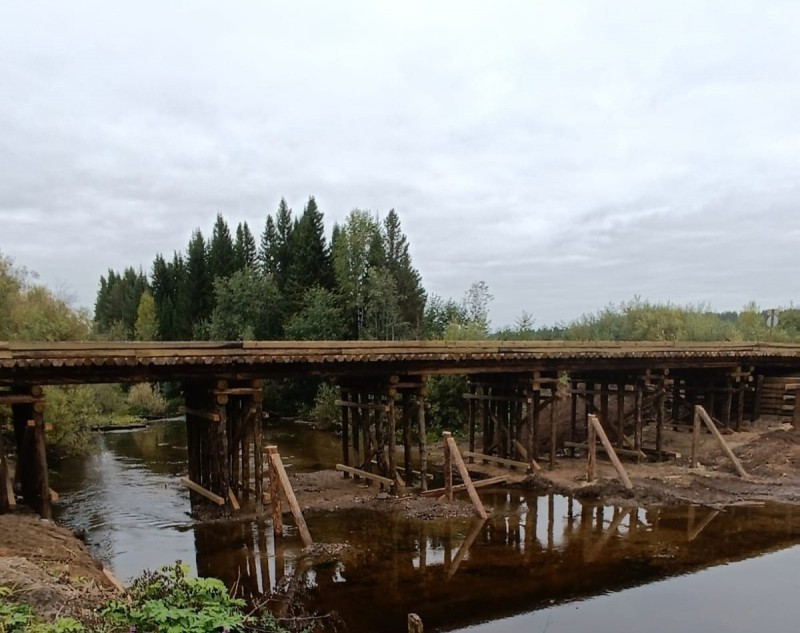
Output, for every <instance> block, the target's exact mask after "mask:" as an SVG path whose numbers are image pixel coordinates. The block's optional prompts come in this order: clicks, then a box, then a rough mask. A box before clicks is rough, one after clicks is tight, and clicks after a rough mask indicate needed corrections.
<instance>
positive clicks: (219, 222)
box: [208, 213, 236, 280]
mask: <svg viewBox="0 0 800 633" xmlns="http://www.w3.org/2000/svg"><path fill="white" fill-rule="evenodd" d="M208 264H209V270H210V273H211V279H212V280H213V279H216V278H217V277H222V278H225V277H230V276H231V275H232V274H233V272H234V270H235V269H236V262H235V260H234V252H233V240H232V239H231V232H230V229H229V228H228V223H227V222H225V219H224V218H223V217H222V214H220V213H218V214H217V219H216V221H215V222H214V231H213V233H212V235H211V243H210V244H209V248H208Z"/></svg>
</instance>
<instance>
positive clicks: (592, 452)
mask: <svg viewBox="0 0 800 633" xmlns="http://www.w3.org/2000/svg"><path fill="white" fill-rule="evenodd" d="M593 415H594V414H591V413H590V414H589V418H588V419H589V427H588V429H587V439H586V442H587V444H586V449H587V450H586V453H587V458H586V461H587V463H586V481H594V480H595V479H597V432H596V431H595V428H594V425H593V424H592V423H591V419H592V416H593Z"/></svg>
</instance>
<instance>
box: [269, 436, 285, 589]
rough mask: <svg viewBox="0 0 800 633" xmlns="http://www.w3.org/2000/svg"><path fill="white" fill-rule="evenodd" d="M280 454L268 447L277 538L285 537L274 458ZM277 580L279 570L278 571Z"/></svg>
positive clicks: (270, 483)
mask: <svg viewBox="0 0 800 633" xmlns="http://www.w3.org/2000/svg"><path fill="white" fill-rule="evenodd" d="M277 454H278V447H277V446H267V462H268V465H269V496H270V500H271V505H272V533H273V534H274V535H275V538H281V537H282V536H283V513H282V512H281V494H280V492H281V488H280V483H279V482H278V471H277V468H276V467H275V463H274V462H273V461H272V456H273V455H277ZM275 573H276V579H277V570H276V572H275Z"/></svg>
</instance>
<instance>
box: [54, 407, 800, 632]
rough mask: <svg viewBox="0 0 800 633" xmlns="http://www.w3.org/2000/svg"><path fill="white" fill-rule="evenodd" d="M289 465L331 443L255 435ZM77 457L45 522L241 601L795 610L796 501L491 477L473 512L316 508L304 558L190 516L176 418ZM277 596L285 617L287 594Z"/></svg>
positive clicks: (422, 610)
mask: <svg viewBox="0 0 800 633" xmlns="http://www.w3.org/2000/svg"><path fill="white" fill-rule="evenodd" d="M266 436H267V440H268V441H269V443H274V444H277V445H278V446H279V448H280V451H281V454H282V455H283V457H284V461H285V462H286V463H287V464H288V465H289V470H290V471H291V470H294V471H302V470H306V471H308V470H316V469H319V468H324V467H331V466H332V465H333V464H334V463H335V462H336V461H337V459H338V455H339V448H338V441H337V439H336V438H335V437H333V436H332V435H329V434H326V433H323V432H320V431H316V430H314V429H311V428H309V427H306V426H300V425H296V426H279V427H272V428H268V429H267V430H266ZM96 442H97V450H96V451H95V452H94V453H93V454H92V455H90V456H89V457H86V458H82V459H75V460H67V461H64V462H61V463H60V464H59V465H58V466H57V471H56V472H54V474H53V483H52V486H53V488H54V489H56V490H57V491H58V492H59V494H60V495H61V500H60V502H59V503H58V504H57V518H58V520H59V521H61V522H62V523H64V524H66V525H67V526H69V527H71V528H82V529H84V530H85V532H86V536H87V542H88V543H89V547H90V549H91V551H92V553H93V554H95V555H96V556H97V557H98V558H100V559H101V560H102V561H103V562H104V563H105V564H106V565H107V566H108V567H110V568H111V569H112V570H113V571H114V573H115V574H116V575H117V576H118V577H119V578H120V579H121V580H123V581H128V580H130V579H132V578H133V577H135V576H136V575H138V574H139V573H141V572H142V571H143V570H145V569H153V568H155V567H158V566H160V565H163V564H167V563H171V562H174V561H175V560H176V559H180V560H183V561H184V562H186V563H188V564H189V565H190V566H191V567H192V568H193V570H194V571H195V572H197V573H199V574H202V575H213V576H216V577H219V578H221V579H222V580H224V581H225V582H226V583H227V584H228V585H229V586H231V587H234V590H235V591H236V592H237V593H239V594H240V595H242V596H243V597H246V598H248V599H250V600H257V599H258V598H259V596H261V595H263V594H264V593H265V592H268V591H270V590H271V589H274V588H280V589H281V590H283V591H284V592H287V591H288V592H289V593H291V594H292V595H293V597H294V598H296V599H297V604H299V605H301V607H302V609H303V613H304V614H309V613H335V614H336V618H337V621H338V630H347V631H351V632H353V633H366V632H371V631H397V632H401V631H404V630H405V627H406V625H405V619H406V614H407V613H409V612H416V613H419V614H420V615H421V616H422V619H423V621H424V622H425V628H426V631H464V632H466V631H469V632H470V633H505V632H510V631H521V630H525V631H534V632H545V631H546V632H547V633H561V632H563V633H567V632H569V633H576V632H580V631H592V632H597V631H633V630H635V629H646V630H647V631H648V633H659V632H661V631H663V632H667V631H669V632H670V633H674V631H676V630H680V631H704V632H706V633H717V632H719V633H734V632H742V633H745V632H747V633H751V632H752V631H756V630H759V631H792V630H795V629H796V626H795V623H796V621H797V619H798V616H800V602H798V601H797V599H796V597H795V594H796V586H795V583H796V581H797V570H798V569H800V545H799V544H800V509H796V508H793V507H791V506H782V505H777V504H765V505H763V506H742V507H728V508H726V509H724V511H721V512H720V511H715V510H713V509H710V508H702V507H669V508H657V507H653V508H638V509H634V510H629V509H626V510H622V509H619V508H614V507H604V506H600V505H592V504H581V503H580V502H578V501H577V500H572V499H569V498H566V497H561V496H558V495H552V494H551V495H537V494H535V493H534V492H530V491H519V490H513V491H511V490H504V489H497V490H488V491H482V492H481V497H482V498H483V499H484V502H485V503H486V505H488V506H491V507H492V508H493V510H494V512H493V515H492V517H491V518H490V519H489V521H487V522H486V523H481V522H480V521H478V520H477V519H472V520H470V519H448V520H436V521H421V520H411V519H406V518H403V517H401V516H397V515H394V514H380V515H375V514H373V513H371V512H368V511H360V512H354V511H347V512H330V513H321V514H311V515H310V516H309V517H308V526H309V529H310V530H311V533H312V535H313V536H314V538H315V541H318V542H326V543H347V544H349V545H350V549H349V550H348V551H345V552H342V553H338V554H336V555H334V556H332V557H330V558H329V559H327V560H324V561H318V562H316V563H313V564H311V563H309V562H308V560H307V559H306V558H304V557H303V556H302V553H301V548H302V543H301V542H300V539H299V536H298V535H297V534H296V532H295V531H294V530H292V529H291V521H290V520H288V521H287V523H288V524H289V529H288V530H287V536H286V537H285V538H284V539H282V540H281V541H282V542H279V543H278V546H277V547H276V544H275V541H274V540H273V538H272V532H271V528H270V525H269V522H268V521H267V520H257V521H233V522H222V523H211V524H201V523H198V522H195V521H194V520H193V519H192V518H191V517H190V516H189V497H188V493H187V492H186V491H185V490H184V489H183V488H182V487H181V486H180V485H179V483H178V477H179V476H180V475H183V474H185V472H186V447H185V444H186V435H185V428H184V423H183V422H164V423H156V424H153V425H151V426H150V427H149V428H147V429H145V430H139V431H120V432H112V433H105V434H99V435H97V436H96ZM273 607H274V608H275V609H276V610H277V611H278V612H279V613H280V612H281V608H282V607H281V603H280V602H277V603H275V604H274V605H273Z"/></svg>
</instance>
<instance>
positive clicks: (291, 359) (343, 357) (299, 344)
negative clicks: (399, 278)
mask: <svg viewBox="0 0 800 633" xmlns="http://www.w3.org/2000/svg"><path fill="white" fill-rule="evenodd" d="M361 363H371V364H375V363H379V364H386V365H387V366H391V367H393V369H398V370H408V371H419V370H422V369H424V370H425V371H426V372H427V373H449V372H453V371H457V370H463V372H462V373H468V371H481V370H488V371H492V370H494V371H496V370H497V369H498V365H500V364H502V365H503V366H504V368H508V369H524V370H528V369H539V368H543V369H552V368H554V367H559V368H564V367H576V368H579V367H586V366H592V367H598V368H600V367H612V368H613V367H617V368H620V367H624V368H626V369H631V368H633V367H649V366H653V365H657V366H660V367H719V366H720V365H725V364H739V365H769V366H775V367H796V368H798V369H800V345H789V344H778V343H771V344H742V343H682V342H681V343H653V342H591V343H580V342H572V341H570V342H562V341H530V342H503V341H305V342H303V341H238V342H202V341H191V342H168V343H163V342H63V343H8V342H0V383H4V384H11V383H14V382H20V381H21V380H24V381H28V380H27V379H39V380H41V381H42V382H45V381H46V382H54V383H55V382H70V381H71V380H74V381H79V382H92V381H103V380H105V381H109V380H112V381H113V380H119V381H138V380H147V379H153V380H157V379H163V377H164V376H165V375H168V376H174V377H181V376H197V375H199V374H202V375H207V374H209V373H213V372H220V371H236V372H243V371H249V372H250V373H253V374H256V373H257V374H260V375H265V374H269V373H273V374H277V375H282V376H286V375H288V374H291V373H296V374H303V373H305V374H307V373H309V372H315V373H319V374H325V375H339V374H341V373H343V372H347V371H352V369H353V366H354V365H356V364H361Z"/></svg>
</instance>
